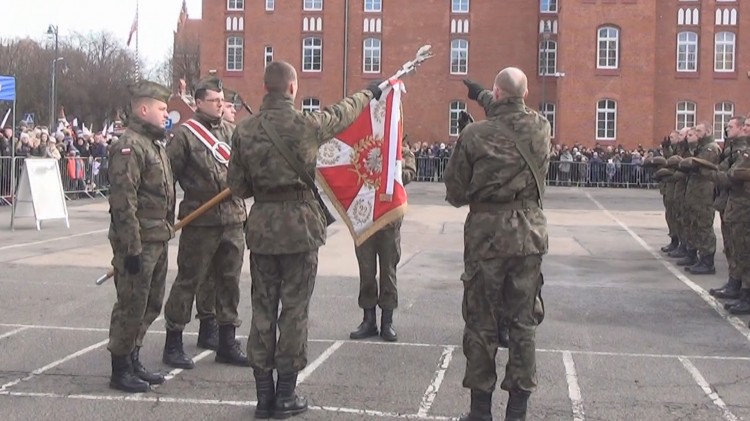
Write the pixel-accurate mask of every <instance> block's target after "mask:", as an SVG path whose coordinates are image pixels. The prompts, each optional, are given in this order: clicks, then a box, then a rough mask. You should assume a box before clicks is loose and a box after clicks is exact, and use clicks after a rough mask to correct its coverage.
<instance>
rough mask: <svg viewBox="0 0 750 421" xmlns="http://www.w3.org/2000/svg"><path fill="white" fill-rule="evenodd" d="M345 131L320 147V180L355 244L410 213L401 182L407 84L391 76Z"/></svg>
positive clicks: (318, 170) (318, 178) (318, 168)
mask: <svg viewBox="0 0 750 421" xmlns="http://www.w3.org/2000/svg"><path fill="white" fill-rule="evenodd" d="M388 83H389V85H388V86H387V87H386V88H385V89H384V90H383V93H382V95H381V97H380V100H379V101H376V100H374V99H373V100H372V101H370V104H369V105H368V106H367V107H366V108H365V110H364V111H363V112H362V114H361V115H360V116H359V117H358V118H357V120H355V122H354V123H353V124H352V125H351V126H349V128H347V129H346V130H345V131H344V132H342V133H340V134H339V135H338V136H337V137H336V138H334V139H331V140H330V141H328V142H327V143H325V144H323V146H321V147H320V149H319V151H318V163H317V175H318V177H317V181H318V183H319V184H320V186H321V187H322V188H323V190H324V191H325V192H326V195H327V196H328V198H329V199H331V202H332V203H333V205H334V207H335V208H336V210H337V211H338V213H339V215H340V216H341V218H342V220H343V221H344V223H345V224H346V226H347V227H348V228H349V231H350V232H351V234H352V237H353V238H354V242H355V244H356V245H357V246H359V245H361V244H362V243H363V242H364V241H365V240H367V239H368V238H369V237H370V236H372V235H373V234H375V233H376V232H377V231H378V230H380V229H381V228H382V227H384V226H385V225H387V224H389V223H390V222H392V221H394V220H396V219H398V218H400V217H401V216H403V215H404V214H405V213H406V205H407V201H406V190H405V189H404V185H403V182H402V181H401V167H402V157H401V140H402V138H403V114H402V109H401V96H402V94H404V93H406V89H405V87H404V83H403V82H402V81H401V80H398V79H391V80H389V82H388Z"/></svg>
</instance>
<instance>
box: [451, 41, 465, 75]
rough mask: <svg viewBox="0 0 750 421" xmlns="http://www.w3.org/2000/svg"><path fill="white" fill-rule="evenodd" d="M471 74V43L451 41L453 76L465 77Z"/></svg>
mask: <svg viewBox="0 0 750 421" xmlns="http://www.w3.org/2000/svg"><path fill="white" fill-rule="evenodd" d="M468 72H469V41H466V40H465V39H454V40H453V41H451V74H453V75H465V74H466V73H468Z"/></svg>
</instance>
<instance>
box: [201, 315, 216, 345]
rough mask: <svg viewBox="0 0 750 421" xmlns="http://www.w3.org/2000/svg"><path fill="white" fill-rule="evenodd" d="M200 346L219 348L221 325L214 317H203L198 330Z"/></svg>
mask: <svg viewBox="0 0 750 421" xmlns="http://www.w3.org/2000/svg"><path fill="white" fill-rule="evenodd" d="M198 348H203V349H210V350H212V351H216V350H218V349H219V325H218V324H216V319H215V318H214V317H209V318H207V319H201V327H200V329H199V330H198Z"/></svg>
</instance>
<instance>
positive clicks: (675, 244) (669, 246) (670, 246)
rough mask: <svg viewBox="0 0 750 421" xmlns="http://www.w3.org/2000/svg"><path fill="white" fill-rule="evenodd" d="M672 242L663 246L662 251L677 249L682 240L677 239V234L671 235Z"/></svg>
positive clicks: (667, 251)
mask: <svg viewBox="0 0 750 421" xmlns="http://www.w3.org/2000/svg"><path fill="white" fill-rule="evenodd" d="M671 238H672V242H671V243H669V244H667V245H666V246H664V247H662V248H661V251H662V253H669V252H670V251H674V250H677V247H679V245H680V240H678V239H677V236H676V235H673V236H671Z"/></svg>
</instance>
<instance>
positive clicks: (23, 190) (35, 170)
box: [10, 158, 70, 230]
mask: <svg viewBox="0 0 750 421" xmlns="http://www.w3.org/2000/svg"><path fill="white" fill-rule="evenodd" d="M17 217H21V218H24V217H27V218H34V219H35V220H36V229H37V230H38V229H41V222H42V221H47V220H51V219H64V220H65V226H67V227H68V228H70V222H69V221H68V207H67V205H66V203H65V193H64V192H63V186H62V178H61V177H60V164H59V162H58V161H57V160H56V159H41V158H39V159H37V158H27V159H25V160H24V165H23V168H22V170H21V180H20V182H19V183H18V191H17V192H16V198H15V200H14V201H13V214H12V216H11V221H10V227H11V229H13V226H14V222H15V219H16V218H17Z"/></svg>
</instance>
